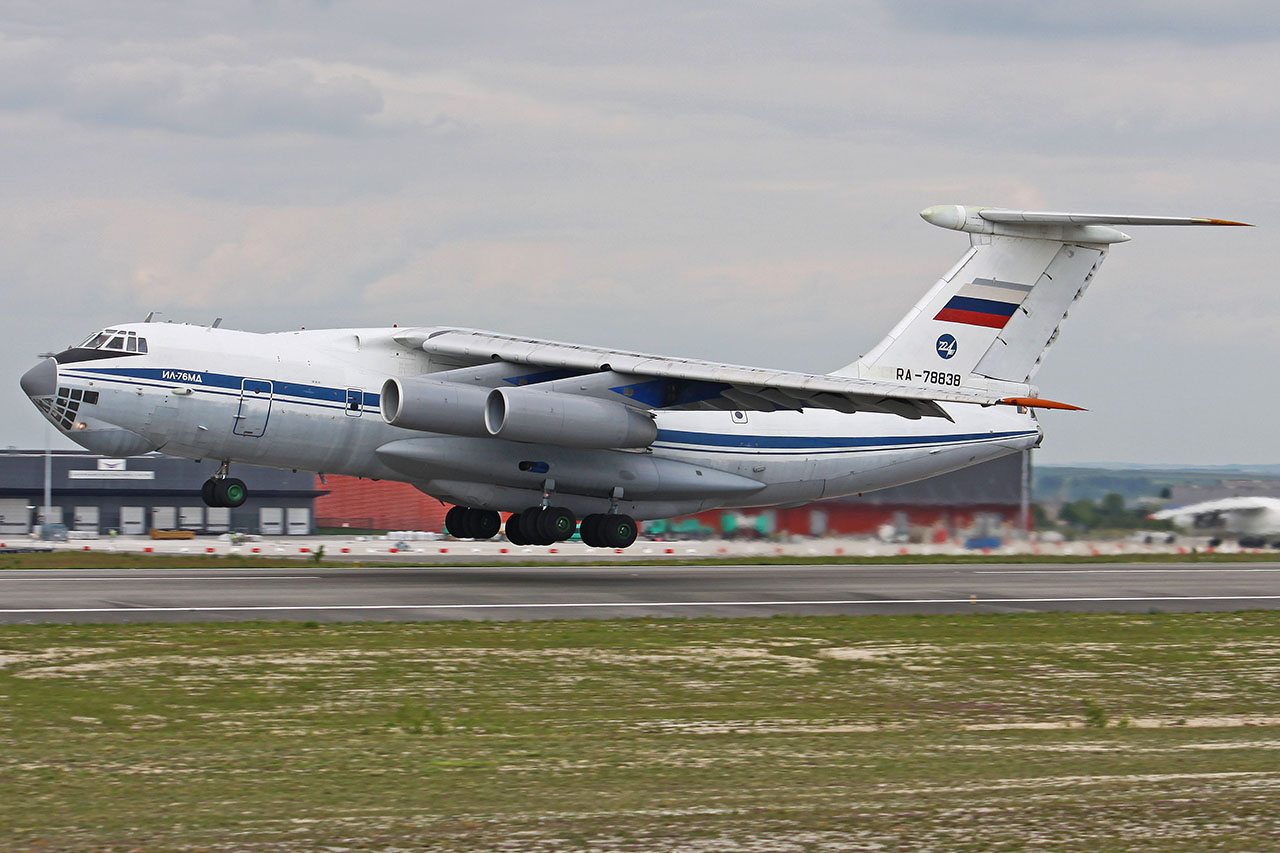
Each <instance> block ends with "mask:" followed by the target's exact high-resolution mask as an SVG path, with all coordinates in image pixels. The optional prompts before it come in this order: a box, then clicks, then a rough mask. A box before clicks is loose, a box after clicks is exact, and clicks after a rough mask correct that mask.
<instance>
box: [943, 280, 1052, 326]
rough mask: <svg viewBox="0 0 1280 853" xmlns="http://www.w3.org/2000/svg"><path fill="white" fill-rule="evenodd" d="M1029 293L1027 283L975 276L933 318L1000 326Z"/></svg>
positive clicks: (948, 321)
mask: <svg viewBox="0 0 1280 853" xmlns="http://www.w3.org/2000/svg"><path fill="white" fill-rule="evenodd" d="M1030 292H1031V285H1029V284H1016V283H1014V282H1012V281H999V280H998V279H994V278H975V279H974V280H973V281H971V282H969V283H968V284H966V285H964V286H963V287H961V288H960V289H959V290H958V291H956V295H955V296H953V297H951V299H950V300H948V301H947V304H946V305H944V306H943V307H942V310H941V311H939V312H938V314H937V316H935V317H934V318H933V319H935V320H943V321H944V322H947V323H963V324H965V325H966V326H986V327H987V328H990V329H1003V328H1004V327H1005V325H1006V324H1007V323H1008V322H1009V318H1010V317H1012V316H1013V312H1014V311H1017V310H1018V306H1019V305H1021V304H1022V300H1024V299H1026V298H1027V294H1028V293H1030Z"/></svg>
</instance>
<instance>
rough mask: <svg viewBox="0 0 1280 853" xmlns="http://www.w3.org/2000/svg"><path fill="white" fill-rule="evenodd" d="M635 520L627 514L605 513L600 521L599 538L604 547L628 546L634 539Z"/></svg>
mask: <svg viewBox="0 0 1280 853" xmlns="http://www.w3.org/2000/svg"><path fill="white" fill-rule="evenodd" d="M637 532H638V531H637V530H636V522H635V519H633V518H632V517H631V516H629V515H612V514H610V515H606V516H605V517H604V520H603V521H601V522H600V539H601V540H602V541H603V542H604V545H605V547H606V548H630V547H631V544H632V543H633V542H635V541H636V533H637Z"/></svg>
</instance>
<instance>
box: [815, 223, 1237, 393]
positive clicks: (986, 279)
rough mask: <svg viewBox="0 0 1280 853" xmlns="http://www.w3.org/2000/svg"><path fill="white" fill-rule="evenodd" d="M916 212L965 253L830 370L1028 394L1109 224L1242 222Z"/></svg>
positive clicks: (1116, 234) (1108, 240)
mask: <svg viewBox="0 0 1280 853" xmlns="http://www.w3.org/2000/svg"><path fill="white" fill-rule="evenodd" d="M920 215H921V216H922V217H924V219H925V220H926V221H928V222H930V223H932V224H934V225H937V226H940V227H942V228H950V229H953V230H956V231H965V232H968V233H969V234H970V235H971V236H970V248H969V251H968V252H966V253H965V255H964V257H962V258H961V259H960V261H959V262H958V263H957V264H956V265H955V266H954V267H952V268H951V270H950V271H949V272H947V274H946V275H944V276H943V277H942V279H941V280H939V281H938V283H937V284H935V285H934V286H933V288H932V289H931V290H930V291H929V292H928V293H926V294H925V295H924V297H923V298H922V299H921V300H920V301H919V302H917V303H916V305H915V307H914V308H912V309H911V311H910V312H908V313H907V315H906V316H905V317H903V318H902V320H901V321H900V322H899V323H898V325H897V326H895V327H894V328H893V331H891V332H890V333H889V334H888V335H887V336H886V337H885V339H884V340H882V341H881V342H880V343H879V344H877V345H876V347H875V348H874V349H872V350H871V351H870V352H868V353H867V354H866V355H864V356H863V357H862V358H860V359H858V360H857V361H855V362H853V363H852V364H850V365H848V366H846V367H843V368H841V369H840V370H837V371H836V374H839V375H844V376H859V377H862V378H866V379H881V380H892V381H899V382H908V383H911V384H917V385H923V386H926V387H936V386H943V387H947V386H951V387H976V388H984V389H988V390H992V389H994V390H999V389H1001V388H1006V390H1008V391H1009V392H1010V393H1011V394H1015V395H1016V394H1025V393H1028V392H1027V390H1026V389H1027V384H1026V383H1029V382H1030V381H1031V379H1032V377H1034V376H1035V374H1036V371H1037V370H1038V369H1039V367H1040V362H1041V360H1042V359H1043V357H1044V353H1045V351H1046V350H1047V349H1048V348H1049V346H1050V345H1051V344H1052V343H1053V342H1054V340H1056V339H1057V337H1058V329H1059V326H1060V325H1061V324H1062V320H1063V318H1065V317H1066V316H1067V311H1068V310H1069V309H1070V308H1071V306H1072V304H1073V303H1074V302H1075V301H1076V300H1077V299H1079V298H1080V297H1081V296H1083V295H1084V292H1085V290H1086V289H1087V288H1088V286H1089V283H1090V282H1091V281H1092V280H1093V276H1094V274H1095V273H1096V272H1097V271H1098V267H1099V266H1101V265H1102V261H1103V259H1104V258H1105V257H1106V255H1107V250H1108V249H1109V248H1110V246H1111V244H1112V243H1120V242H1124V241H1126V240H1128V239H1129V236H1128V235H1127V234H1125V233H1123V232H1121V231H1119V230H1117V229H1116V228H1114V227H1112V226H1115V225H1245V224H1246V223H1243V222H1231V221H1227V220H1221V219H1192V218H1183V217H1168V216H1108V215H1098V214H1079V213H1042V212H1035V211H1026V210H1005V209H1002V208H990V207H963V206H960V205H938V206H935V207H930V208H926V209H925V210H924V211H922V212H921V214H920ZM1019 385H1021V386H1022V387H1021V388H1018V387H1017V386H1019Z"/></svg>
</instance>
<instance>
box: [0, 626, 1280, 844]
mask: <svg viewBox="0 0 1280 853" xmlns="http://www.w3.org/2000/svg"><path fill="white" fill-rule="evenodd" d="M1278 651H1280V613H1275V612H1248V613H1235V614H1185V615H1171V614H1151V615H1136V616H1135V615H1088V614H1044V615H1039V614H1037V615H1013V616H1010V615H1005V616H998V615H963V616H901V617H857V618H836V617H823V618H771V619H739V620H663V621H655V620H627V621H612V622H609V621H591V622H587V621H583V622H568V621H565V622H528V623H436V624H382V623H379V624H340V625H339V624H335V625H330V624H325V625H317V624H302V623H278V624H264V623H242V624H237V625H199V624H197V625H143V626H124V625H121V626H115V625H111V626H107V625H98V626H53V625H48V626H5V627H0V744H2V746H0V849H4V850H25V849H30V850H42V851H43V850H104V849H110V850H131V849H139V850H146V851H153V850H216V851H223V850H254V851H285V850H290V851H291V850H314V849H326V850H417V849H428V848H429V849H432V850H446V851H447V850H510V851H514V850H533V851H553V850H555V851H558V850H591V851H641V850H644V851H650V850H652V851H668V850H694V851H743V853H746V851H752V853H767V851H847V850H907V849H934V850H962V851H963V850H1090V851H1110V850H1152V851H1155V850H1159V851H1200V850H1208V849H1213V850H1269V849H1277V848H1280V662H1277V660H1276V654H1277V652H1278Z"/></svg>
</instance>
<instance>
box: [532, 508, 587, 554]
mask: <svg viewBox="0 0 1280 853" xmlns="http://www.w3.org/2000/svg"><path fill="white" fill-rule="evenodd" d="M577 529H578V520H577V519H576V518H574V517H573V513H572V512H570V511H569V510H568V509H566V508H565V507H562V506H549V507H547V508H546V509H544V510H543V511H542V512H541V513H540V514H539V515H538V533H539V534H540V535H541V537H542V538H543V539H547V540H549V541H548V542H547V544H548V545H550V544H551V543H552V542H563V541H564V540H566V539H568V538H569V537H570V536H572V535H573V533H574V531H575V530H577Z"/></svg>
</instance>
